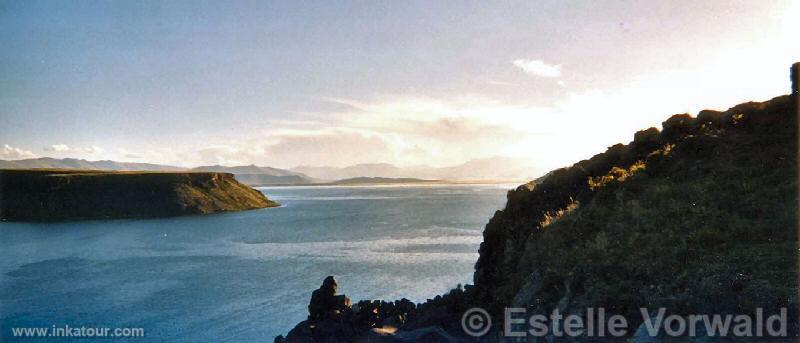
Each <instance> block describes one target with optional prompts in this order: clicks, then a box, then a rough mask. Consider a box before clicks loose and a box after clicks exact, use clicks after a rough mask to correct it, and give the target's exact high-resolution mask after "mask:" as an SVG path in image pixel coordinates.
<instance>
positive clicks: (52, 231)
mask: <svg viewBox="0 0 800 343" xmlns="http://www.w3.org/2000/svg"><path fill="white" fill-rule="evenodd" d="M511 187H512V186H511V185H426V186H373V187H274V188H259V189H260V190H261V191H262V192H264V193H265V194H267V195H268V196H269V197H270V198H271V199H274V200H276V201H278V202H280V203H281V204H283V206H282V207H279V208H271V209H263V210H254V211H245V212H235V213H224V214H215V215H207V216H187V217H174V218H166V219H144V220H100V221H73V222H62V223H36V224H31V223H0V232H1V233H0V234H1V235H2V236H0V237H2V238H0V329H2V337H0V341H8V340H13V337H10V336H11V328H12V327H52V326H53V325H55V326H56V327H63V326H64V325H69V326H70V327H78V326H92V327H111V328H116V327H135V328H139V327H140V328H144V329H145V334H146V338H147V339H146V340H148V341H149V340H158V341H208V340H213V341H247V342H252V341H262V342H263V341H269V342H271V341H272V339H273V337H274V336H276V335H278V334H285V333H286V332H287V331H288V330H290V329H291V328H292V327H293V326H294V325H295V324H296V323H298V322H300V321H301V320H303V319H305V317H306V316H307V305H308V301H309V299H310V295H311V292H312V291H313V290H314V289H316V288H318V287H319V285H320V284H321V283H322V280H323V279H324V278H325V276H327V275H335V276H336V278H337V280H338V281H339V291H340V293H344V294H347V295H348V296H349V297H350V298H351V299H353V301H354V302H355V301H357V300H360V299H385V300H394V299H400V298H403V297H405V298H408V299H410V300H412V301H414V302H422V301H425V300H426V299H428V298H431V297H434V296H435V295H437V294H441V293H444V292H446V291H448V290H449V289H451V288H453V287H455V286H456V285H457V284H459V283H462V284H464V283H471V282H472V271H473V267H474V263H475V261H476V260H477V257H478V254H477V251H478V246H479V244H480V242H481V240H482V236H481V234H482V231H483V226H484V225H485V224H486V223H487V222H488V221H489V218H490V217H491V216H492V214H493V213H494V211H496V210H498V209H501V208H502V207H503V205H504V204H505V194H506V191H507V190H508V189H509V188H511ZM88 340H90V341H97V340H96V339H94V340H92V339H88ZM48 341H53V339H48Z"/></svg>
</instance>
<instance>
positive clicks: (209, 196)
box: [0, 169, 278, 221]
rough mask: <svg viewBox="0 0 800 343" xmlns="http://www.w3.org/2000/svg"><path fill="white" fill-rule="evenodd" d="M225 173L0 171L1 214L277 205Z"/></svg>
mask: <svg viewBox="0 0 800 343" xmlns="http://www.w3.org/2000/svg"><path fill="white" fill-rule="evenodd" d="M277 205H278V204H277V203H275V202H274V201H271V200H269V199H267V198H266V197H265V196H264V195H263V194H262V193H261V192H259V191H257V190H254V189H252V188H250V187H248V186H246V185H243V184H241V183H239V182H238V181H236V180H235V179H234V178H233V175H231V174H226V173H186V172H175V173H173V172H109V171H85V170H80V171H78V170H55V169H53V170H43V169H38V170H0V218H2V219H3V220H16V221H25V220H36V221H38V220H65V219H82V218H141V217H164V216H175V215H183V214H204V213H214V212H223V211H241V210H249V209H257V208H266V207H273V206H277Z"/></svg>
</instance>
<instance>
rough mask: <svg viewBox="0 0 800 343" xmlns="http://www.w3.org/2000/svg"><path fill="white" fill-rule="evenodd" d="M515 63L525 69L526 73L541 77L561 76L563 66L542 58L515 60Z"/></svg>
mask: <svg viewBox="0 0 800 343" xmlns="http://www.w3.org/2000/svg"><path fill="white" fill-rule="evenodd" d="M513 63H514V65H515V66H517V67H519V68H521V69H522V70H524V71H525V72H526V73H528V74H531V75H536V76H541V77H551V78H555V77H559V76H561V66H560V65H553V64H547V63H545V62H544V61H542V60H526V59H518V60H514V62H513Z"/></svg>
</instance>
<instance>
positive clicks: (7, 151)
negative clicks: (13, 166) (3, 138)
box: [0, 144, 38, 160]
mask: <svg viewBox="0 0 800 343" xmlns="http://www.w3.org/2000/svg"><path fill="white" fill-rule="evenodd" d="M36 157H38V156H36V154H34V153H33V152H32V151H30V150H23V149H20V148H15V147H13V146H10V145H8V144H3V147H2V148H0V159H4V160H21V159H26V158H36Z"/></svg>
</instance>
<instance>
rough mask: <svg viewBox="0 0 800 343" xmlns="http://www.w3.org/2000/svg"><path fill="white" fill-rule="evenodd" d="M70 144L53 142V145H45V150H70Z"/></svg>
mask: <svg viewBox="0 0 800 343" xmlns="http://www.w3.org/2000/svg"><path fill="white" fill-rule="evenodd" d="M69 150H70V149H69V146H68V145H66V144H53V145H51V146H48V147H45V148H44V151H69Z"/></svg>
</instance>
